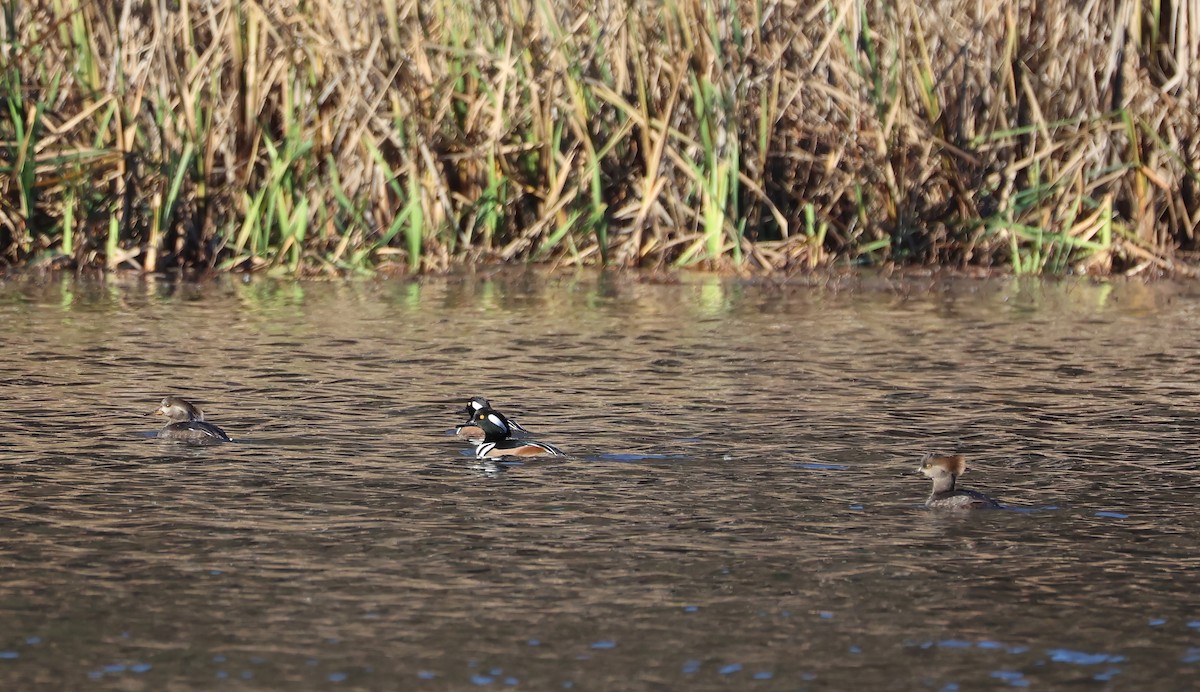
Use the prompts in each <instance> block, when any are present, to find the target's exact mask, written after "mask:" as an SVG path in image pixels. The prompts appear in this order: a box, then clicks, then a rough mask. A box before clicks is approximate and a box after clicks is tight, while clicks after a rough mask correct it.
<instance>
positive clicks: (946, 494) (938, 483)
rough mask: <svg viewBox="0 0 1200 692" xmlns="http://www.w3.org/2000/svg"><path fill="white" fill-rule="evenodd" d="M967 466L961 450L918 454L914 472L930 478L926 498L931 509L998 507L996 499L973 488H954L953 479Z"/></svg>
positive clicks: (961, 473)
mask: <svg viewBox="0 0 1200 692" xmlns="http://www.w3.org/2000/svg"><path fill="white" fill-rule="evenodd" d="M966 470H967V460H966V458H964V457H963V455H961V454H953V455H950V456H937V455H935V454H933V453H928V454H926V455H925V456H924V457H922V458H921V465H920V466H918V467H917V473H920V474H922V475H924V476H926V477H928V478H932V479H933V492H931V493H930V494H929V499H928V500H926V501H925V506H926V507H928V508H930V509H999V508H1001V507H1003V505H1001V504H1000V503H999V502H996V501H995V500H993V499H992V498H990V497H988V496H987V495H984V494H983V493H980V492H975V491H974V490H963V489H956V488H955V487H954V482H955V481H956V480H957V479H958V477H959V476H961V475H963V472H965V471H966Z"/></svg>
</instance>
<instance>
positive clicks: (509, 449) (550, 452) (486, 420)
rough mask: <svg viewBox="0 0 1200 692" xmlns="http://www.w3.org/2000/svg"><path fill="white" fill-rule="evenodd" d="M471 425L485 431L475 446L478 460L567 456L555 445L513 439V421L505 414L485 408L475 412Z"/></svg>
mask: <svg viewBox="0 0 1200 692" xmlns="http://www.w3.org/2000/svg"><path fill="white" fill-rule="evenodd" d="M471 423H472V424H474V425H476V426H478V427H479V429H480V430H482V431H483V440H482V441H481V442H479V444H477V445H476V446H475V458H476V459H499V458H502V457H537V456H553V457H562V456H566V454H564V453H563V451H562V450H561V449H559V448H558V447H555V446H553V445H548V444H544V443H541V442H533V441H532V440H514V439H512V431H513V428H512V425H513V423H512V421H510V420H508V419H507V418H505V417H504V414H503V413H500V412H499V411H494V410H492V409H491V408H490V407H487V406H485V407H484V408H481V409H479V410H478V411H476V412H475V417H474V418H472V419H471Z"/></svg>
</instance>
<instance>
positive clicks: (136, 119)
mask: <svg viewBox="0 0 1200 692" xmlns="http://www.w3.org/2000/svg"><path fill="white" fill-rule="evenodd" d="M0 8H2V13H3V14H2V16H0V100H2V101H3V103H2V104H0V106H2V108H3V115H0V262H3V263H7V264H10V265H24V266H64V265H65V266H72V267H78V268H83V267H93V266H98V267H106V268H118V267H132V268H136V269H140V270H144V271H159V270H163V269H167V268H175V267H191V268H215V269H220V270H264V271H275V272H286V273H295V274H304V275H312V274H346V273H357V272H372V271H378V270H381V269H384V270H403V271H411V272H438V271H445V270H447V269H449V268H451V267H452V266H454V265H457V264H464V263H465V264H471V263H482V262H492V261H534V262H554V263H557V264H559V265H574V264H597V265H600V264H602V265H605V266H614V267H653V268H669V267H703V268H709V269H717V270H730V271H740V272H772V271H798V270H803V269H810V268H818V267H824V266H828V265H830V264H834V263H864V264H865V263H870V264H882V265H885V264H892V263H894V264H922V263H924V264H937V265H949V266H954V267H970V266H988V267H993V266H998V267H1008V268H1011V270H1012V271H1015V272H1022V273H1024V272H1031V273H1036V272H1050V273H1061V272H1068V271H1086V272H1097V273H1107V272H1138V271H1143V270H1146V269H1158V270H1164V271H1175V272H1185V273H1190V272H1191V270H1190V268H1189V267H1190V266H1191V265H1190V264H1189V263H1188V262H1187V261H1186V260H1187V258H1188V257H1190V256H1191V253H1192V252H1193V251H1194V250H1195V247H1196V235H1197V230H1198V226H1200V174H1198V169H1200V103H1197V99H1198V98H1200V96H1198V94H1200V0H1183V1H1182V2H1165V1H1161V0H1142V1H1140V2H1131V1H1128V0H1117V1H1116V2H1111V3H1082V4H1081V3H1075V2H1069V1H1067V0H1045V1H1043V2H996V3H982V2H970V1H967V0H941V1H937V0H931V1H928V2H917V1H915V0H896V1H894V2H893V1H891V0H888V1H883V0H878V1H874V0H833V1H831V2H786V1H781V2H772V1H768V0H756V1H751V2H742V3H737V2H724V3H721V2H716V1H715V0H622V1H619V2H618V1H614V0H598V1H594V2H579V1H578V0H562V1H559V2H556V1H554V0H507V1H488V0H424V1H422V2H417V1H415V0H411V1H410V0H347V1H345V2H332V1H330V0H309V1H303V2H302V1H299V0H258V1H257V2H240V1H239V2H235V1H232V0H152V1H151V2H136V3H135V2H129V1H124V2H116V3H105V2H97V1H95V0H0Z"/></svg>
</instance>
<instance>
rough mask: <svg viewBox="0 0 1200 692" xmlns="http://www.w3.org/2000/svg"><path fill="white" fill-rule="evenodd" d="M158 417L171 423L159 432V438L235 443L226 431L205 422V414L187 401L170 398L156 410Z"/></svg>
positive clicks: (175, 397) (163, 401)
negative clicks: (163, 417)
mask: <svg viewBox="0 0 1200 692" xmlns="http://www.w3.org/2000/svg"><path fill="white" fill-rule="evenodd" d="M154 415H156V416H166V417H167V420H168V421H170V422H169V423H167V424H166V425H164V426H163V429H162V430H159V431H158V436H159V437H164V438H167V439H169V440H184V441H186V442H233V440H231V439H229V436H228V435H226V434H225V431H224V430H222V429H220V428H218V427H217V426H215V425H213V424H212V423H206V422H205V421H204V412H203V411H201V410H200V409H198V408H196V407H195V406H193V405H192V403H191V402H190V401H188V400H186V399H181V398H179V397H177V396H169V397H167V398H165V399H163V400H162V403H161V404H159V406H158V408H157V409H155V410H154Z"/></svg>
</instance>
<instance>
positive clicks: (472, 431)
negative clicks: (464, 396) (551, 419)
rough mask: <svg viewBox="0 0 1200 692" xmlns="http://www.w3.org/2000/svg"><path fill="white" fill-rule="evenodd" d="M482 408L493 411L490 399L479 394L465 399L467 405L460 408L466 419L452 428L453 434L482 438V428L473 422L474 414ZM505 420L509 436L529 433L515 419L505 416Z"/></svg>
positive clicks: (473, 438)
mask: <svg viewBox="0 0 1200 692" xmlns="http://www.w3.org/2000/svg"><path fill="white" fill-rule="evenodd" d="M484 409H488V410H491V411H495V409H493V408H492V403H491V402H490V401H488V400H487V399H485V398H483V397H481V396H473V397H471V398H470V399H469V400H468V401H467V405H466V406H465V407H463V409H462V411H463V413H465V414H467V420H466V421H464V422H463V423H462V425H459V426H458V427H456V428H454V434H455V435H458V436H459V437H465V438H467V439H470V440H481V439H483V437H484V434H485V433H484V431H483V428H480V427H479V426H478V425H477V424H476V423H475V414H476V413H478V412H480V411H482V410H484ZM505 420H506V421H508V429H509V434H510V437H518V438H520V437H526V436H528V435H529V431H528V430H526V429H525V428H523V427H521V424H520V423H518V422H516V421H515V420H512V419H511V418H505Z"/></svg>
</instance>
